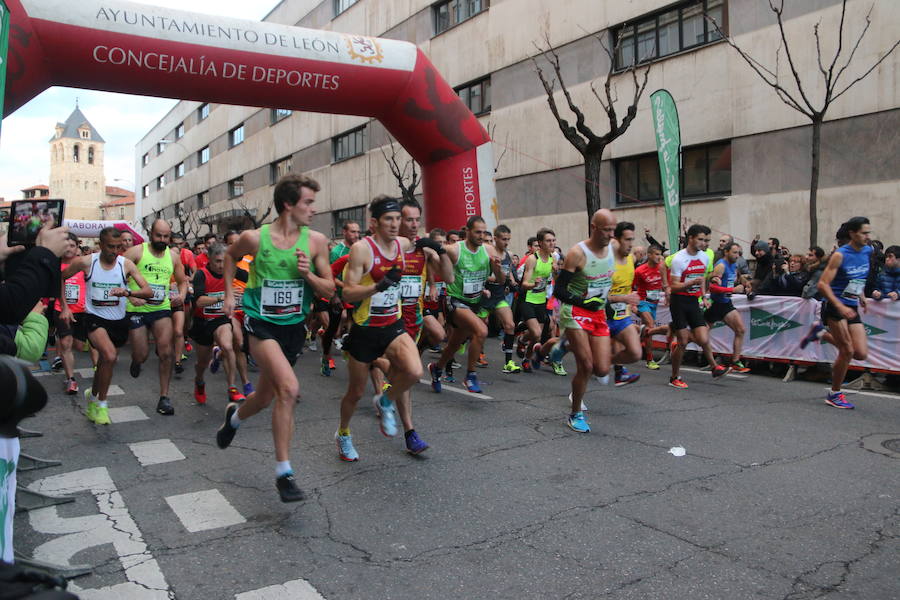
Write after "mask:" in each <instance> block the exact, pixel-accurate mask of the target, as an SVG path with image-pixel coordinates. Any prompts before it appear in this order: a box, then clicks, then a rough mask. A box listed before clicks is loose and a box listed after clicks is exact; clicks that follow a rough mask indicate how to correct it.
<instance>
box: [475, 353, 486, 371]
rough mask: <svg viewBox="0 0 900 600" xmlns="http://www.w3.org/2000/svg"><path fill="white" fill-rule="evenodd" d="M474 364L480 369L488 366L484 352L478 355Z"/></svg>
mask: <svg viewBox="0 0 900 600" xmlns="http://www.w3.org/2000/svg"><path fill="white" fill-rule="evenodd" d="M475 366H476V367H478V368H480V369H486V368H487V367H488V361H487V358H486V357H485V355H484V352H482V353H481V354H479V355H478V361H477V362H476V363H475Z"/></svg>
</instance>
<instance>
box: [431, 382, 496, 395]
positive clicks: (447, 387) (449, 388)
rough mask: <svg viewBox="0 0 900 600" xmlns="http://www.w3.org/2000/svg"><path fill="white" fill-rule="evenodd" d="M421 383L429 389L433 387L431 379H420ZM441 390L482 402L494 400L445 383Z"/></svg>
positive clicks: (442, 384)
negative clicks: (478, 399)
mask: <svg viewBox="0 0 900 600" xmlns="http://www.w3.org/2000/svg"><path fill="white" fill-rule="evenodd" d="M419 383H421V384H424V385H427V386H428V387H431V380H430V379H420V380H419ZM441 389H442V390H444V391H446V392H456V393H457V394H463V395H465V396H472V397H473V398H480V399H482V400H493V398H492V397H491V396H488V395H487V394H476V393H475V392H470V391H468V390H464V389H461V388H458V387H453V386H450V385H447V384H446V383H443V382H441Z"/></svg>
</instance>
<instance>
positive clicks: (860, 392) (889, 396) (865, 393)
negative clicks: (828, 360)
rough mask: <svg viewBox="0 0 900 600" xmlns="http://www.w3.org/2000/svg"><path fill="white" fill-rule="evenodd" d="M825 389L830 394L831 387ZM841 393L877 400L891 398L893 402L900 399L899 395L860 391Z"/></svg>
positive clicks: (845, 390)
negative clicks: (871, 397) (873, 397)
mask: <svg viewBox="0 0 900 600" xmlns="http://www.w3.org/2000/svg"><path fill="white" fill-rule="evenodd" d="M825 389H826V390H828V391H829V392H830V391H831V388H830V387H827V388H825ZM841 391H842V392H844V393H845V394H859V395H861V396H875V397H876V398H890V399H891V400H897V399H898V398H900V396H898V395H897V394H887V393H884V394H882V393H879V392H862V391H858V390H847V389H844V390H841Z"/></svg>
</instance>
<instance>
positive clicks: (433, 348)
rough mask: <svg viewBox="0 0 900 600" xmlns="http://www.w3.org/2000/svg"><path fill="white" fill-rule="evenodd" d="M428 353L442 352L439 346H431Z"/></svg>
mask: <svg viewBox="0 0 900 600" xmlns="http://www.w3.org/2000/svg"><path fill="white" fill-rule="evenodd" d="M428 351H429V352H431V353H432V354H440V353H441V352H443V350H441V347H440V346H432V347H431V348H429V349H428Z"/></svg>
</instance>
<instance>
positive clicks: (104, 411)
mask: <svg viewBox="0 0 900 600" xmlns="http://www.w3.org/2000/svg"><path fill="white" fill-rule="evenodd" d="M94 423H96V424H97V425H109V424H110V423H112V421H110V420H109V408H107V407H105V406H100V405H97V409H96V411H95V412H94Z"/></svg>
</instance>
